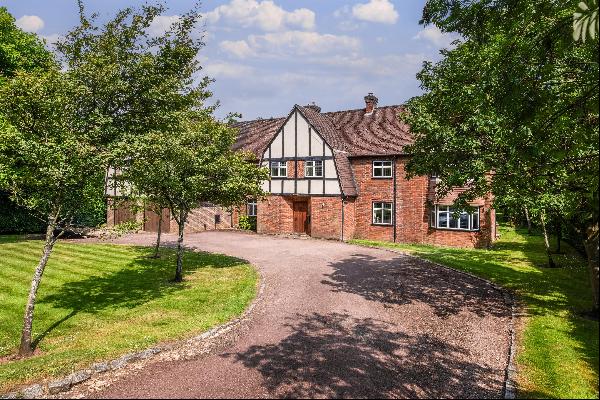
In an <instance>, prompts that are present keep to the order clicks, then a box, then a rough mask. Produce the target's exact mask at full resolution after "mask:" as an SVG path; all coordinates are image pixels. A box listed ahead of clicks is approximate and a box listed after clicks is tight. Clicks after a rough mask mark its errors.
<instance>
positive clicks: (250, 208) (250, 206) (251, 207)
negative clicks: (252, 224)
mask: <svg viewBox="0 0 600 400" xmlns="http://www.w3.org/2000/svg"><path fill="white" fill-rule="evenodd" d="M256 207H257V205H256V200H255V199H252V200H248V203H247V204H246V215H248V216H249V217H256Z"/></svg>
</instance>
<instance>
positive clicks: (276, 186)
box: [271, 179, 283, 194]
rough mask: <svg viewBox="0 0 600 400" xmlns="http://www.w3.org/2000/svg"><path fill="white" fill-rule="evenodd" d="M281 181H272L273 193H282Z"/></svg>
mask: <svg viewBox="0 0 600 400" xmlns="http://www.w3.org/2000/svg"><path fill="white" fill-rule="evenodd" d="M281 182H283V181H282V180H281V179H273V180H272V181H271V193H275V194H277V193H281Z"/></svg>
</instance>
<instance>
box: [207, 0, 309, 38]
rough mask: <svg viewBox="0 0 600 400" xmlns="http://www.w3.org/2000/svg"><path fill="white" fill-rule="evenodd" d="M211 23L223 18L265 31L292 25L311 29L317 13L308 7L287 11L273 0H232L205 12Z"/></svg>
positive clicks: (278, 29) (277, 29) (245, 26)
mask: <svg viewBox="0 0 600 400" xmlns="http://www.w3.org/2000/svg"><path fill="white" fill-rule="evenodd" d="M204 17H205V18H206V19H207V21H208V22H210V23H216V22H218V21H220V20H223V21H225V22H228V23H232V24H235V25H240V26H242V27H244V28H248V27H259V28H260V29H262V30H263V31H280V30H284V29H287V28H290V27H294V28H297V29H304V30H311V29H313V28H314V27H315V13H314V12H313V11H311V10H309V9H307V8H298V9H296V10H293V11H286V10H284V9H283V8H281V7H279V6H278V5H277V4H275V3H274V2H273V1H271V0H264V1H257V0H231V1H230V2H229V3H227V4H223V5H221V6H218V7H217V8H215V9H214V10H212V11H210V12H208V13H206V14H204Z"/></svg>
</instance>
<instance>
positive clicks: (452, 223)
mask: <svg viewBox="0 0 600 400" xmlns="http://www.w3.org/2000/svg"><path fill="white" fill-rule="evenodd" d="M449 214H450V228H452V229H457V228H458V218H454V213H449Z"/></svg>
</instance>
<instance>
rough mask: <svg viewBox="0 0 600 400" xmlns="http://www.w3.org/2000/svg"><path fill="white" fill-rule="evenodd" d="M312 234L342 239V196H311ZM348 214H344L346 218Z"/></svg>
mask: <svg viewBox="0 0 600 400" xmlns="http://www.w3.org/2000/svg"><path fill="white" fill-rule="evenodd" d="M309 208H310V216H311V217H310V230H311V233H310V235H311V236H312V237H316V238H325V239H341V237H342V199H341V197H337V196H336V197H316V196H315V197H311V198H310V207H309ZM345 217H346V216H344V218H345Z"/></svg>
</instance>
